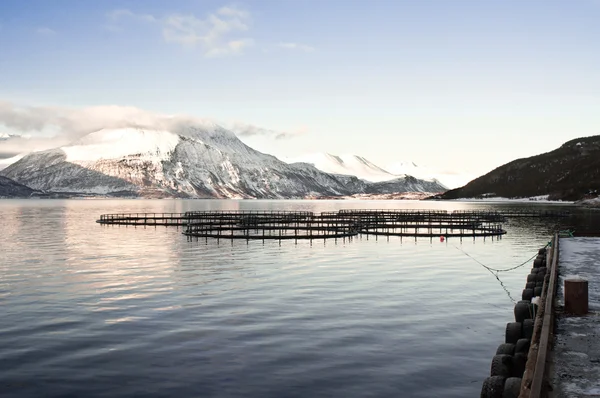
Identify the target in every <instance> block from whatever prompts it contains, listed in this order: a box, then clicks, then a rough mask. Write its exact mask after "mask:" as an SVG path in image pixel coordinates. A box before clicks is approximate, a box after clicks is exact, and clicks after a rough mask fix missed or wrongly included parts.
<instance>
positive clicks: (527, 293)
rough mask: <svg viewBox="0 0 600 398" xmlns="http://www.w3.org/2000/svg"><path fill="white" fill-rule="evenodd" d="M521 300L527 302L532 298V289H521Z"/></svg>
mask: <svg viewBox="0 0 600 398" xmlns="http://www.w3.org/2000/svg"><path fill="white" fill-rule="evenodd" d="M521 298H522V299H523V300H529V301H531V299H532V298H533V289H523V293H521Z"/></svg>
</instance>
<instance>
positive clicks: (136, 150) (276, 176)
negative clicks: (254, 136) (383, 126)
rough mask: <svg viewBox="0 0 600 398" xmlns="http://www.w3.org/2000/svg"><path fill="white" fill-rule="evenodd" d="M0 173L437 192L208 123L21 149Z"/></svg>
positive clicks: (51, 184) (315, 192) (251, 193)
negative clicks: (318, 162) (286, 151)
mask: <svg viewBox="0 0 600 398" xmlns="http://www.w3.org/2000/svg"><path fill="white" fill-rule="evenodd" d="M357 159H358V158H357ZM367 164H368V165H369V167H370V162H368V161H366V159H365V165H367ZM373 166H374V165H373ZM374 167H376V166H374ZM382 172H384V171H383V170H382ZM0 174H2V175H3V176H5V177H7V178H10V179H12V180H14V181H16V182H17V183H19V184H23V185H26V186H28V187H30V188H32V189H35V190H40V191H46V192H48V191H51V192H63V193H78V194H81V193H87V194H97V195H125V196H141V197H183V198H185V197H189V198H307V197H323V196H325V197H329V196H335V197H338V196H349V195H354V194H384V193H390V192H394V193H397V192H428V193H436V192H442V191H444V190H445V187H444V186H443V185H442V184H440V183H439V182H437V181H435V180H434V181H425V180H419V179H416V178H414V177H411V176H407V175H402V176H394V175H390V178H391V179H389V180H388V181H385V183H382V182H381V181H376V182H373V181H368V180H364V179H360V178H358V177H357V176H352V175H345V174H335V173H327V172H324V171H322V170H319V169H318V168H317V167H315V166H313V165H312V164H308V163H286V162H283V161H281V160H279V159H277V158H276V157H274V156H271V155H268V154H264V153H261V152H258V151H256V150H254V149H252V148H250V147H249V146H247V145H245V144H244V143H243V142H242V141H240V140H239V139H238V138H237V136H236V135H235V134H234V133H233V132H231V131H229V130H227V129H225V128H223V127H221V126H219V125H217V124H213V123H204V124H202V125H181V126H177V127H174V128H172V129H171V130H169V131H167V130H154V129H143V128H125V129H105V130H100V131H96V132H93V133H90V134H88V135H86V136H84V137H83V138H81V139H79V140H77V141H75V142H73V143H71V144H69V145H66V146H62V147H59V148H54V149H50V150H45V151H39V152H33V153H31V154H28V155H26V156H24V157H23V158H22V159H20V160H18V161H17V162H15V163H13V164H11V165H9V166H8V167H6V168H5V169H4V170H2V171H1V172H0Z"/></svg>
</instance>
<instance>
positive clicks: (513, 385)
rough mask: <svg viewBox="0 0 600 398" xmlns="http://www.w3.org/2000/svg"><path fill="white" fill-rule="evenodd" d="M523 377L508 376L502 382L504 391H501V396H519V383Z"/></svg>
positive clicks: (504, 397) (512, 397)
mask: <svg viewBox="0 0 600 398" xmlns="http://www.w3.org/2000/svg"><path fill="white" fill-rule="evenodd" d="M522 382H523V379H521V378H520V377H509V378H508V379H506V381H505V382H504V391H503V392H502V398H519V393H520V392H521V383H522Z"/></svg>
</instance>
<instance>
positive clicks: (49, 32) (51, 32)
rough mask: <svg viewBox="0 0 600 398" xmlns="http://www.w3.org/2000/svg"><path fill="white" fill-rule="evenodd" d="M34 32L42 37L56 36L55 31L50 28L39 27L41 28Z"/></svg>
mask: <svg viewBox="0 0 600 398" xmlns="http://www.w3.org/2000/svg"><path fill="white" fill-rule="evenodd" d="M35 32H36V33H37V34H39V35H42V36H53V35H55V34H56V31H55V30H54V29H50V28H48V27H45V26H41V27H39V28H37V29H36V30H35Z"/></svg>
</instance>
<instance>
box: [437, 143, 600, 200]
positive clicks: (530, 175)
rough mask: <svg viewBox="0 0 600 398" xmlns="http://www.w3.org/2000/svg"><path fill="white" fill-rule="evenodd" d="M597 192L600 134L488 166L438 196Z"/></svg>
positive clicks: (571, 196)
mask: <svg viewBox="0 0 600 398" xmlns="http://www.w3.org/2000/svg"><path fill="white" fill-rule="evenodd" d="M595 192H600V136H598V135H596V136H592V137H585V138H578V139H575V140H571V141H569V142H567V143H565V144H563V145H562V146H561V147H560V148H558V149H556V150H554V151H551V152H547V153H543V154H541V155H537V156H532V157H530V158H524V159H517V160H514V161H512V162H510V163H507V164H505V165H503V166H500V167H498V168H497V169H495V170H492V171H491V172H489V173H488V174H486V175H484V176H481V177H479V178H477V179H475V180H473V181H471V182H469V183H468V184H467V185H465V186H464V187H461V188H457V189H453V190H451V191H448V192H446V193H444V194H443V195H441V198H442V199H457V198H473V197H482V196H501V197H506V198H519V197H521V198H522V197H530V196H539V195H550V199H555V200H578V199H581V198H583V197H584V196H585V195H587V194H589V193H595Z"/></svg>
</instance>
